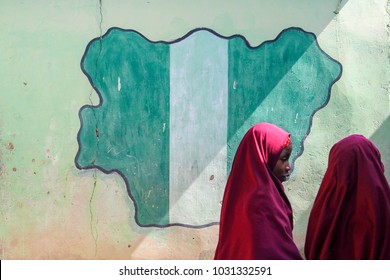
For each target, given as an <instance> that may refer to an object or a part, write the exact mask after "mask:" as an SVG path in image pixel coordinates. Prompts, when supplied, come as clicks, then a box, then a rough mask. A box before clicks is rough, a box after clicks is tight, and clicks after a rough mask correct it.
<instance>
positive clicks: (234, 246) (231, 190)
mask: <svg viewBox="0 0 390 280" xmlns="http://www.w3.org/2000/svg"><path fill="white" fill-rule="evenodd" d="M289 137H290V135H289V133H287V132H286V131H284V130H282V129H281V128H279V127H277V126H275V125H273V124H269V123H261V124H257V125H255V126H253V127H252V128H250V129H249V130H248V132H247V133H246V134H245V136H244V137H243V139H242V141H241V143H240V145H239V147H238V149H237V152H236V155H235V157H234V160H233V165H232V169H231V172H230V175H229V178H228V181H227V184H226V188H225V192H224V197H223V201H222V209H221V217H220V228H219V241H218V245H217V249H216V252H215V257H214V258H215V259H228V260H238V259H240V260H246V259H264V260H265V259H268V260H278V259H302V256H301V255H300V253H299V250H298V248H297V247H296V245H295V243H294V242H293V236H292V229H293V217H292V208H291V205H290V202H289V200H288V198H287V196H286V194H285V193H284V188H283V185H282V183H281V182H280V181H279V180H278V179H277V178H276V177H275V175H274V174H273V172H272V170H273V168H274V167H275V165H276V163H277V161H278V159H279V156H280V154H281V152H282V150H283V145H285V143H286V140H287V139H288V138H289ZM287 141H288V140H287Z"/></svg>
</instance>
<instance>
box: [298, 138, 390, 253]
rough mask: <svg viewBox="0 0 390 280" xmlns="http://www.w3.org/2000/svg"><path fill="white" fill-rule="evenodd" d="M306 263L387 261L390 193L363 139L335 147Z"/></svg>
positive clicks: (369, 144)
mask: <svg viewBox="0 0 390 280" xmlns="http://www.w3.org/2000/svg"><path fill="white" fill-rule="evenodd" d="M305 255H306V258H307V259H348V260H352V259H358V260H365V259H390V189H389V184H388V183H387V180H386V178H385V176H384V166H383V164H382V162H381V158H380V153H379V151H378V149H377V148H376V147H375V146H374V144H373V143H372V142H371V141H370V140H368V139H366V138H365V137H364V136H362V135H351V136H349V137H346V138H344V139H343V140H341V141H339V142H338V143H336V144H335V145H334V146H333V148H332V149H331V151H330V153H329V162H328V169H327V171H326V173H325V176H324V178H323V180H322V183H321V186H320V188H319V191H318V194H317V197H316V199H315V202H314V205H313V208H312V210H311V213H310V217H309V223H308V229H307V235H306V243H305Z"/></svg>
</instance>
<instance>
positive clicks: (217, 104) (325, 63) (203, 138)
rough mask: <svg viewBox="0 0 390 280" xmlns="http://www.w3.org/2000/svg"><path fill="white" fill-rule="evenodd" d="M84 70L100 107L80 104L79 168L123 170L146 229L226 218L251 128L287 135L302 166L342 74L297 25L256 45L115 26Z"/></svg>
mask: <svg viewBox="0 0 390 280" xmlns="http://www.w3.org/2000/svg"><path fill="white" fill-rule="evenodd" d="M81 68H82V70H83V72H84V74H85V75H86V76H87V77H88V79H89V81H90V83H91V85H92V87H93V88H94V89H95V90H96V93H97V94H98V95H99V98H100V103H99V104H98V105H96V106H95V105H93V104H92V105H86V106H83V107H82V108H81V109H80V112H79V116H80V121H81V128H80V131H79V133H78V144H79V150H78V153H77V155H76V158H75V164H76V166H77V167H78V168H79V169H99V170H100V171H102V172H104V173H107V174H108V173H113V172H117V173H118V174H119V175H120V176H121V177H122V178H123V180H124V182H125V184H126V187H127V192H128V195H129V197H130V198H131V199H132V201H133V203H134V206H135V221H136V223H137V224H138V225H139V226H145V227H146V226H148V227H150V226H155V227H166V226H172V225H182V226H189V227H203V226H208V225H211V224H215V223H218V222H219V215H220V207H221V204H220V203H221V200H222V196H223V191H224V188H225V183H226V180H227V176H228V174H229V170H230V165H231V163H232V160H233V157H234V154H235V151H236V148H237V146H238V144H239V142H240V140H241V138H242V137H243V135H244V133H245V132H246V131H247V129H249V127H251V126H252V125H253V124H255V123H259V122H271V123H274V124H276V125H278V126H280V127H282V128H284V129H285V130H287V131H289V132H290V133H291V135H292V141H293V154H292V162H294V161H295V160H296V159H297V157H298V156H299V155H301V154H302V152H303V141H304V139H305V137H306V136H307V135H308V134H309V132H310V126H311V120H312V117H313V114H314V113H315V112H316V111H317V110H319V109H320V108H322V107H324V106H325V105H326V104H327V102H328V100H329V97H330V91H331V88H332V85H333V84H334V83H335V82H336V81H337V80H338V79H339V78H340V76H341V71H342V67H341V65H340V63H338V62H337V61H335V60H334V59H332V58H331V57H329V56H328V55H327V54H326V53H324V52H323V51H322V50H321V49H320V47H319V45H318V43H317V40H316V37H315V36H314V35H313V34H312V33H308V32H305V31H304V30H302V29H299V28H288V29H285V30H283V31H282V32H281V33H280V34H279V35H278V36H277V37H276V38H275V39H274V40H270V41H266V42H263V43H262V44H261V45H259V46H255V47H253V46H250V44H249V43H248V42H247V41H246V39H245V38H244V37H242V36H239V35H234V36H231V37H223V36H221V35H219V34H217V33H215V32H214V31H212V30H208V29H196V30H193V31H191V32H189V33H188V34H187V35H185V36H184V37H182V38H179V39H177V40H175V41H172V42H164V41H157V42H154V41H150V40H148V39H147V38H145V37H144V36H143V35H142V34H140V33H138V32H136V31H134V30H122V29H119V28H112V29H110V30H108V32H107V33H106V34H105V35H104V36H102V37H101V38H96V39H94V40H92V41H91V42H90V43H89V44H88V46H87V48H86V51H85V54H84V56H83V58H82V61H81ZM114 207H115V205H114Z"/></svg>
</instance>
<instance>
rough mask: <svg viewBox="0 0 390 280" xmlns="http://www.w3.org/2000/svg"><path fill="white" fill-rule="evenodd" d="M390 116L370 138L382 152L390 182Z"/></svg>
mask: <svg viewBox="0 0 390 280" xmlns="http://www.w3.org/2000/svg"><path fill="white" fill-rule="evenodd" d="M389 132H390V116H388V117H387V119H386V120H385V121H383V123H382V124H381V126H380V127H379V128H378V129H377V130H376V131H375V132H374V133H373V134H372V135H371V137H370V140H371V141H372V142H373V143H374V144H375V145H376V146H377V148H378V149H379V151H380V153H381V159H382V162H383V164H384V165H385V176H386V178H387V181H389V182H390V141H389Z"/></svg>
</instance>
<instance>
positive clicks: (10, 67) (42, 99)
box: [0, 0, 390, 259]
mask: <svg viewBox="0 0 390 280" xmlns="http://www.w3.org/2000/svg"><path fill="white" fill-rule="evenodd" d="M163 2H164V3H162V1H135V0H134V1H123V0H120V1H102V0H99V1H98V0H86V1H78V0H70V1H63V2H59V1H48V0H40V1H34V2H31V3H30V2H26V1H24V2H21V1H11V0H4V1H1V4H0V19H1V20H0V30H1V32H0V46H1V48H0V61H1V63H0V74H1V75H2V79H1V80H0V219H1V221H0V257H1V259H212V258H213V254H214V249H215V246H216V242H217V239H218V225H212V226H208V227H205V228H188V227H181V226H173V227H169V228H156V227H147V228H145V227H140V226H139V225H138V224H137V223H136V222H135V221H134V215H135V209H134V204H133V203H132V201H131V200H130V199H129V197H128V194H127V192H126V186H125V183H124V181H123V178H122V177H121V176H119V175H118V174H115V173H112V174H105V173H103V172H101V171H99V170H97V169H91V170H80V169H78V168H76V166H75V162H74V156H75V154H76V153H77V150H78V143H77V133H78V131H79V129H80V119H79V110H80V108H81V107H82V106H83V105H85V104H89V105H91V106H96V105H97V104H99V103H100V100H99V96H98V95H97V94H96V90H95V89H94V88H93V87H91V83H89V81H88V80H87V79H86V78H85V76H84V75H83V73H82V71H81V67H80V61H81V59H82V56H83V54H84V52H85V49H86V46H87V44H88V43H89V42H90V41H91V39H93V38H101V37H102V35H103V34H105V33H106V32H107V30H109V29H110V28H112V27H120V28H124V29H133V30H137V31H138V32H140V33H142V34H144V35H145V36H146V37H147V38H150V40H154V41H158V40H162V41H172V40H174V39H176V38H180V37H182V36H183V35H185V34H187V33H188V32H189V31H190V30H193V29H196V28H201V27H203V28H209V29H211V30H214V31H216V32H218V33H219V34H221V35H222V36H232V35H235V34H240V35H242V36H244V37H245V38H246V39H247V40H248V42H249V44H250V45H252V46H257V45H259V44H261V43H262V42H264V41H266V40H270V39H273V38H275V37H276V36H277V34H279V33H280V32H281V31H282V30H284V29H285V28H290V27H299V28H302V29H304V30H306V31H308V32H312V33H313V34H315V35H316V37H317V39H318V43H319V45H320V46H321V48H322V49H323V50H324V52H326V53H327V54H329V55H330V56H331V57H332V58H334V59H335V60H337V61H339V62H340V63H341V64H342V66H343V73H342V76H341V78H340V80H339V81H337V83H335V85H334V87H333V88H332V92H331V96H330V100H329V102H328V103H327V105H326V107H324V108H322V109H321V110H319V111H318V112H316V113H315V114H314V116H313V121H312V126H311V130H310V134H309V135H308V136H307V138H306V139H305V142H304V146H305V149H304V153H303V154H302V155H301V156H300V157H299V158H298V159H297V161H296V162H295V169H294V173H293V175H292V177H291V179H290V181H289V182H287V183H286V185H285V186H286V191H287V194H288V196H289V198H290V200H291V203H292V206H293V210H294V222H295V228H294V238H295V241H296V242H297V244H298V246H299V248H300V249H302V247H303V243H304V237H305V231H306V225H307V218H308V214H309V211H310V208H311V204H312V203H313V200H314V198H315V194H316V192H317V189H318V187H319V184H320V182H321V179H322V175H323V173H324V171H325V169H326V163H327V156H328V153H329V149H330V148H331V146H332V145H333V144H334V143H335V142H337V141H338V140H339V139H341V138H342V137H344V136H347V135H349V134H352V133H360V134H363V135H365V136H366V137H368V138H370V139H371V140H372V141H373V142H374V143H375V144H376V145H377V146H378V148H379V149H380V151H381V153H382V160H383V163H384V165H385V169H386V176H387V178H390V173H389V171H390V148H389V142H388V139H389V131H390V92H389V91H390V80H389V79H390V78H389V77H390V68H389V67H390V66H389V63H388V62H389V56H390V53H389V50H390V36H389V32H390V16H389V12H390V4H389V3H390V2H389V1H387V0H368V1H367V0H355V1H346V0H342V1H340V0H332V1H320V0H314V1H313V0H302V1H294V2H295V3H291V2H293V1H287V0H277V1H275V0H272V1H271V0H266V1H261V2H262V4H259V3H258V2H259V1H255V0H240V1H222V0H217V1H206V0H200V1H177V0H169V1H163ZM192 2H194V3H192ZM210 2H211V3H210ZM98 59H99V58H97V60H98ZM96 69H97V68H96ZM98 74H99V73H95V75H96V77H98ZM100 127H101V126H100V124H99V122H98V119H97V118H96V125H95V128H96V129H95V135H96V139H98V140H99V137H100V136H101V135H100V133H101V130H100ZM96 143H97V145H99V141H97V142H96ZM97 150H98V149H97ZM194 199H195V198H194Z"/></svg>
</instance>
